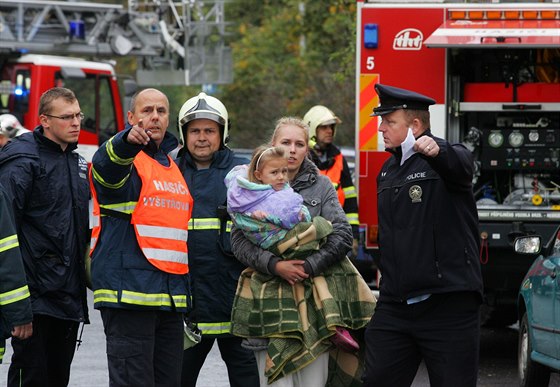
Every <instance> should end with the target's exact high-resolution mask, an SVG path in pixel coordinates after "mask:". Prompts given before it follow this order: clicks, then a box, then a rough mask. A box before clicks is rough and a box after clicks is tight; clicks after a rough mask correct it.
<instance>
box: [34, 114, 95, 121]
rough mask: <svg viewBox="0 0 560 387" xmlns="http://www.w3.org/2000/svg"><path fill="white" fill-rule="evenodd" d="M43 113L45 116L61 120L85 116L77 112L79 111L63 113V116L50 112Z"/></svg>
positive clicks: (79, 119) (71, 119) (80, 118)
mask: <svg viewBox="0 0 560 387" xmlns="http://www.w3.org/2000/svg"><path fill="white" fill-rule="evenodd" d="M43 115H44V116H47V117H51V118H58V119H59V120H62V121H73V120H74V118H77V119H78V121H81V120H83V119H84V117H85V116H84V113H82V112H79V113H76V114H65V115H63V116H53V115H51V114H43Z"/></svg>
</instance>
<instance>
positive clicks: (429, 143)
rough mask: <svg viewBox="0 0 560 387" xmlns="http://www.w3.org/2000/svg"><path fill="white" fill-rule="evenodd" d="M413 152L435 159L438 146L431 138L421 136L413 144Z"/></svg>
mask: <svg viewBox="0 0 560 387" xmlns="http://www.w3.org/2000/svg"><path fill="white" fill-rule="evenodd" d="M414 150H415V151H416V152H418V153H421V154H423V155H425V156H428V157H436V156H437V155H438V154H439V146H438V144H437V142H435V141H434V139H433V138H431V137H428V136H422V137H420V138H419V139H418V140H416V142H415V143H414Z"/></svg>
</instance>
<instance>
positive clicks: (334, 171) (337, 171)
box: [319, 153, 344, 206]
mask: <svg viewBox="0 0 560 387" xmlns="http://www.w3.org/2000/svg"><path fill="white" fill-rule="evenodd" d="M343 167H344V164H343V162H342V153H339V154H337V155H336V156H334V164H333V165H332V167H330V168H329V169H324V170H319V172H321V175H325V176H327V177H328V178H329V179H330V181H331V182H332V184H333V186H334V189H335V190H336V193H337V195H338V201H339V202H340V205H341V206H344V191H343V190H342V187H341V186H340V177H341V176H342V169H343Z"/></svg>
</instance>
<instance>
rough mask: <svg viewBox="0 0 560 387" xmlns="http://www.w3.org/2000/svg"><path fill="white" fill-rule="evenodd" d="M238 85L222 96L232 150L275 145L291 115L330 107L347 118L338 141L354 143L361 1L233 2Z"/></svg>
mask: <svg viewBox="0 0 560 387" xmlns="http://www.w3.org/2000/svg"><path fill="white" fill-rule="evenodd" d="M226 11H227V12H228V15H227V20H228V21H232V22H233V23H234V25H235V27H236V32H235V33H234V34H233V36H232V37H231V46H232V48H233V55H234V61H233V62H234V82H233V83H232V84H230V85H225V86H224V87H223V88H222V91H221V93H220V94H221V95H219V96H218V97H220V98H222V99H223V101H224V103H225V104H226V106H227V107H228V111H229V112H230V116H231V119H232V131H231V137H232V142H231V144H232V146H236V147H240V146H243V147H254V146H257V145H259V144H261V143H262V142H265V141H266V140H268V138H269V136H270V134H271V131H272V128H273V127H274V122H275V121H276V120H277V119H278V118H280V117H281V116H284V115H296V116H300V117H302V116H303V115H304V114H305V112H306V111H307V110H308V109H309V108H310V107H311V106H313V105H316V104H323V105H326V106H328V107H329V108H330V109H332V110H333V111H334V112H335V114H337V115H338V116H339V117H340V118H341V119H342V121H343V123H342V125H340V126H339V128H338V130H337V139H336V141H337V143H338V144H340V145H353V143H354V121H355V117H354V114H355V113H354V111H355V108H354V101H355V96H354V94H355V75H354V72H355V43H354V42H355V19H356V17H355V16H356V5H355V1H354V0H330V1H316V0H268V1H267V0H240V1H235V2H232V3H228V5H227V8H226Z"/></svg>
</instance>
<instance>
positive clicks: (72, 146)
mask: <svg viewBox="0 0 560 387" xmlns="http://www.w3.org/2000/svg"><path fill="white" fill-rule="evenodd" d="M33 136H34V137H35V140H36V141H37V143H38V144H40V145H42V146H44V147H46V148H49V149H51V150H53V151H55V152H61V153H70V152H72V151H73V150H76V148H78V143H77V142H71V143H68V146H67V147H66V149H65V150H62V148H61V147H60V145H59V144H57V143H56V142H54V141H52V140H51V139H49V138H47V137H46V136H45V129H43V127H42V126H41V125H39V126H37V127H36V128H35V130H34V131H33Z"/></svg>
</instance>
